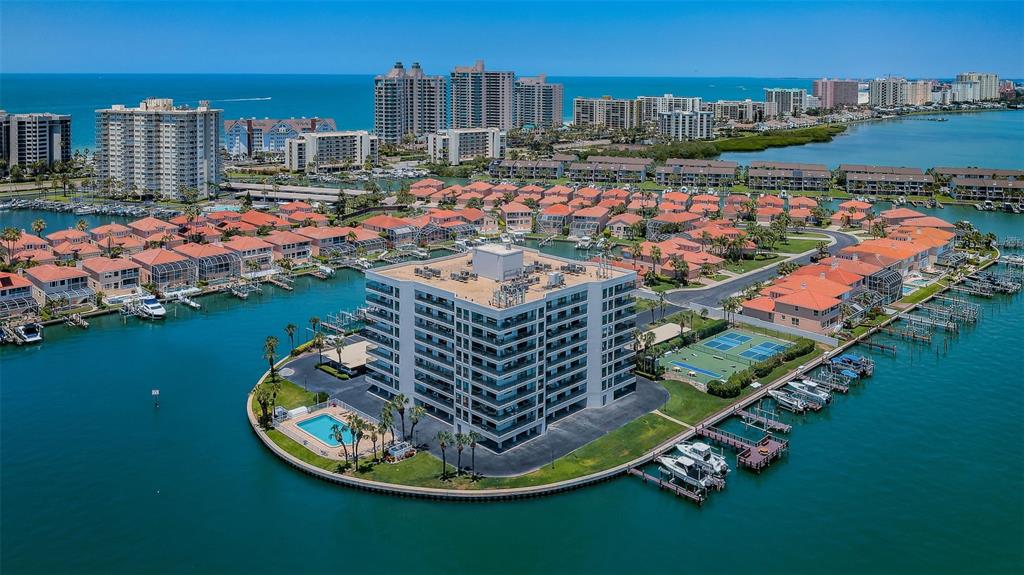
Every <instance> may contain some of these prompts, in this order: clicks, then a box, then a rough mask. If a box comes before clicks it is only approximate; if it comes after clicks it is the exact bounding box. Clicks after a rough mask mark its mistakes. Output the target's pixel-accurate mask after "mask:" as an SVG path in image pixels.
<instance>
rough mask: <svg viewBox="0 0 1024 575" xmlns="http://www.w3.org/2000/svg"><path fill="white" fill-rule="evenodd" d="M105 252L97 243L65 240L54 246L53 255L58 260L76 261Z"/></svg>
mask: <svg viewBox="0 0 1024 575" xmlns="http://www.w3.org/2000/svg"><path fill="white" fill-rule="evenodd" d="M102 253H103V250H101V249H100V247H99V246H98V245H96V244H93V243H89V242H82V243H77V244H75V243H71V242H63V243H59V244H57V245H55V246H53V255H54V256H55V257H56V258H57V260H58V261H62V262H76V261H80V260H85V259H89V258H93V257H96V256H98V255H100V254H102Z"/></svg>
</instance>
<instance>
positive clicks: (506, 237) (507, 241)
mask: <svg viewBox="0 0 1024 575" xmlns="http://www.w3.org/2000/svg"><path fill="white" fill-rule="evenodd" d="M501 243H503V244H510V243H512V236H510V235H508V234H501Z"/></svg>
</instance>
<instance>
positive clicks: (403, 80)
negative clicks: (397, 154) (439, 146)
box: [373, 62, 448, 144]
mask: <svg viewBox="0 0 1024 575" xmlns="http://www.w3.org/2000/svg"><path fill="white" fill-rule="evenodd" d="M444 88H445V86H444V76H427V75H426V74H424V73H423V69H422V68H420V65H419V63H418V62H414V63H413V65H412V69H410V70H406V69H405V67H404V66H402V63H401V62H396V63H395V66H394V68H392V69H391V70H390V71H388V73H387V74H383V75H380V76H377V77H376V78H374V81H373V131H374V133H376V134H377V136H378V137H379V138H380V139H381V140H382V141H383V142H385V143H388V144H397V143H399V142H401V141H402V138H404V137H405V136H413V137H417V136H423V135H425V134H430V133H433V132H436V131H438V130H443V129H445V128H446V127H447V124H448V120H447V114H446V112H447V105H446V99H445V91H444Z"/></svg>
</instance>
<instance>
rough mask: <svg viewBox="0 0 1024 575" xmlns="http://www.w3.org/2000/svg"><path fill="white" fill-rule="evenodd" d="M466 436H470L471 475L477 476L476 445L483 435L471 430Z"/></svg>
mask: <svg viewBox="0 0 1024 575" xmlns="http://www.w3.org/2000/svg"><path fill="white" fill-rule="evenodd" d="M466 436H467V437H468V438H469V455H470V468H471V471H470V475H471V476H472V477H476V445H477V443H478V442H479V441H480V440H481V439H483V436H482V435H480V434H479V433H477V432H475V431H470V432H469V433H468V434H466Z"/></svg>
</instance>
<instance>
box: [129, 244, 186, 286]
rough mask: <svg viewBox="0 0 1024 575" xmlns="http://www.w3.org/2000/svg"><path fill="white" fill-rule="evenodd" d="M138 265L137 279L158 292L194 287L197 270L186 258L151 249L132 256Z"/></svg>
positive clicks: (161, 249)
mask: <svg viewBox="0 0 1024 575" xmlns="http://www.w3.org/2000/svg"><path fill="white" fill-rule="evenodd" d="M132 261H133V262H135V263H137V264H138V265H139V270H140V273H139V279H140V281H141V282H142V285H144V286H152V287H153V288H154V289H155V290H156V291H158V292H167V291H172V290H176V289H181V288H188V287H194V286H195V285H196V283H197V282H198V281H199V268H198V267H197V266H196V263H195V262H193V261H192V260H191V259H190V258H189V257H188V256H185V255H182V254H179V253H177V252H174V251H171V250H167V249H164V248H151V249H148V250H145V251H142V252H139V253H137V254H135V255H133V256H132Z"/></svg>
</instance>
